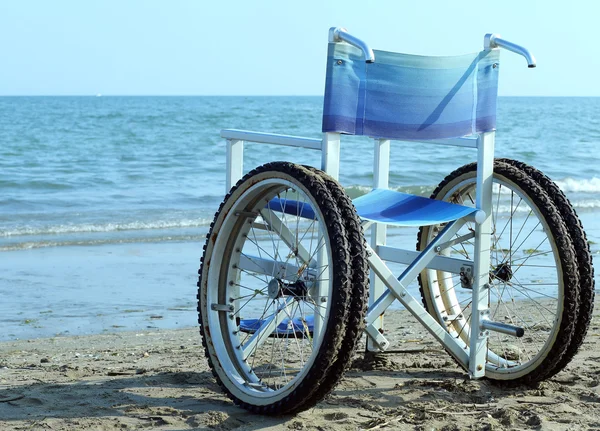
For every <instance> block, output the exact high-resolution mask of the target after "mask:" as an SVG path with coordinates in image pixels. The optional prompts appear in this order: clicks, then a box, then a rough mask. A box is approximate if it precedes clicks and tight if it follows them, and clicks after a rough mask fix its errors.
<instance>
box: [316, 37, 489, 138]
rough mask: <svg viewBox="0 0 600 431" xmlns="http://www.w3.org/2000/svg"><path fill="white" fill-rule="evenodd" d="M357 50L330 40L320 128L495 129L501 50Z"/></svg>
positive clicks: (420, 134)
mask: <svg viewBox="0 0 600 431" xmlns="http://www.w3.org/2000/svg"><path fill="white" fill-rule="evenodd" d="M374 53H375V62H374V63H366V62H365V59H364V56H363V54H362V51H361V50H359V49H358V48H355V47H354V46H352V45H349V44H346V43H330V44H329V49H328V55H327V78H326V84H325V101H324V107H323V131H324V132H339V133H346V134H352V135H367V136H372V137H376V138H390V139H405V140H423V139H442V138H455V137H461V136H466V135H471V134H476V133H480V132H487V131H491V130H495V127H496V97H497V93H498V70H499V67H498V61H499V50H497V49H494V50H487V51H482V52H479V53H475V54H468V55H462V56H456V57H424V56H418V55H407V54H398V53H392V52H386V51H374Z"/></svg>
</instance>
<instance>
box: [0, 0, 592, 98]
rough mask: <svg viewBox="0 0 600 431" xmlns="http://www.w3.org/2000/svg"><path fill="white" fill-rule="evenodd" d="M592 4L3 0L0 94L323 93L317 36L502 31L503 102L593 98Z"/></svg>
mask: <svg viewBox="0 0 600 431" xmlns="http://www.w3.org/2000/svg"><path fill="white" fill-rule="evenodd" d="M598 16H600V2H597V1H593V0H586V1H571V2H559V1H557V0H556V1H555V0H546V1H538V0H521V1H512V0H507V1H502V2H498V1H494V2H491V1H475V0H468V1H441V0H440V1H416V0H412V1H401V0H396V1H364V0H363V1H354V0H346V1H337V0H336V1H325V0H323V1H318V0H304V1H297V2H292V1H284V0H266V1H250V0H246V1H244V0H229V1H228V0H219V1H201V0H198V1H189V0H173V1H166V0H165V1H151V0H148V1H141V0H118V1H117V0H103V1H100V0H86V1H82V0H78V1H68V0H53V1H44V0H38V1H34V0H18V1H17V0H12V1H10V0H0V41H1V42H0V55H1V57H0V58H1V64H2V67H0V95H93V94H97V93H101V94H104V95H320V94H322V92H323V85H324V70H325V54H326V45H327V31H328V29H329V27H332V26H343V27H346V28H347V29H348V30H349V31H350V32H351V33H352V34H355V35H356V36H358V37H360V38H362V39H364V40H366V41H367V42H369V44H370V45H371V46H372V47H374V48H377V49H384V50H389V51H398V52H407V53H416V54H425V55H452V54H463V53H468V52H474V51H477V50H479V49H481V47H482V43H483V35H484V34H485V33H489V32H495V33H500V34H501V35H502V36H503V37H504V38H506V39H508V40H510V41H513V42H516V43H519V44H522V45H524V46H526V47H527V48H529V49H530V51H532V52H533V53H534V55H535V56H536V57H537V60H538V68H537V69H533V70H530V69H527V67H526V64H525V61H524V59H523V58H521V57H518V56H516V55H514V54H511V53H508V52H504V53H503V55H502V59H501V61H502V74H501V76H500V90H499V91H500V95H506V96H509V95H515V96H600V83H599V82H598V76H600V55H598V51H599V48H598V42H597V40H598V32H597V30H596V29H597V27H598V22H597V20H598Z"/></svg>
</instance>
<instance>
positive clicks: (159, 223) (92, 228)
mask: <svg viewBox="0 0 600 431" xmlns="http://www.w3.org/2000/svg"><path fill="white" fill-rule="evenodd" d="M211 221H212V220H210V219H205V218H199V219H189V220H153V221H133V222H123V223H98V224H91V223H84V224H72V225H71V224H68V225H54V226H43V227H33V226H18V227H15V228H13V229H12V230H6V231H0V237H13V236H25V235H61V234H73V233H99V232H103V233H106V232H121V231H139V230H158V229H177V228H195V227H205V226H208V225H210V223H211Z"/></svg>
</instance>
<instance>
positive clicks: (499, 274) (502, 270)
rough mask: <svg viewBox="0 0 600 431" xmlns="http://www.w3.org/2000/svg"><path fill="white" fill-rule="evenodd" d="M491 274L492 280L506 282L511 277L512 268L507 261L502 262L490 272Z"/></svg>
mask: <svg viewBox="0 0 600 431" xmlns="http://www.w3.org/2000/svg"><path fill="white" fill-rule="evenodd" d="M491 276H492V277H491V278H492V280H493V279H498V280H502V281H504V282H505V283H507V282H509V281H510V280H511V279H512V276H513V272H512V268H511V266H510V264H509V263H507V262H503V263H501V264H500V265H498V266H497V267H496V268H495V269H494V270H493V271H492V272H491Z"/></svg>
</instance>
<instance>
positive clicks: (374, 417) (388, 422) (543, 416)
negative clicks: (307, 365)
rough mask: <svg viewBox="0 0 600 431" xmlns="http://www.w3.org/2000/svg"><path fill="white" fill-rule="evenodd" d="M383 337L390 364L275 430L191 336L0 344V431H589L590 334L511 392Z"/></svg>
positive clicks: (399, 334)
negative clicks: (569, 358)
mask: <svg viewBox="0 0 600 431" xmlns="http://www.w3.org/2000/svg"><path fill="white" fill-rule="evenodd" d="M598 309H599V308H598V307H596V310H598ZM598 313H600V311H598ZM597 321H599V320H598V319H596V322H597ZM387 325H388V328H389V329H390V332H391V333H392V334H393V336H390V339H391V340H392V341H393V347H392V348H393V349H395V350H396V352H395V353H390V354H386V355H385V356H383V357H382V359H381V361H379V362H375V363H374V365H375V366H374V367H373V366H370V367H367V368H370V369H367V370H365V369H361V368H364V367H361V363H362V361H361V357H362V354H359V355H357V357H356V361H355V364H354V366H353V368H352V369H351V370H350V371H349V372H348V373H347V374H346V376H345V378H344V379H343V381H342V382H341V383H340V384H339V385H338V386H337V388H336V389H335V391H334V392H333V393H332V394H331V395H330V396H329V397H327V398H326V399H325V400H324V401H322V402H321V403H319V404H318V405H317V406H316V407H315V408H313V409H310V410H308V411H305V412H303V413H300V414H298V415H296V416H286V417H275V418H272V417H264V416H258V415H253V414H250V413H248V412H247V411H245V410H243V409H240V408H238V407H236V406H234V405H233V404H232V403H231V402H230V401H229V400H228V399H227V398H226V397H225V396H224V395H223V394H222V393H221V391H220V390H219V387H218V386H217V384H216V383H215V381H214V379H213V377H212V375H211V373H210V371H209V370H208V366H207V363H206V361H205V359H204V356H203V352H202V348H201V346H200V345H199V341H200V339H199V338H200V337H199V335H198V332H197V330H196V329H195V328H192V329H185V330H164V331H155V332H134V333H117V334H110V335H96V336H86V337H57V338H50V339H35V340H25V341H16V342H5V343H0V429H1V430H42V429H50V430H76V429H92V430H104V429H109V430H114V429H143V428H148V429H159V430H188V429H214V430H234V429H235V430H255V429H272V430H275V429H294V430H296V429H298V430H302V429H305V430H330V429H331V430H357V429H372V430H373V429H390V430H396V429H398V430H462V429H468V430H471V429H473V430H491V429H494V430H498V429H542V430H567V429H569V430H590V429H599V430H600V348H599V342H600V339H599V335H600V328H599V327H598V326H596V323H595V322H594V324H593V325H592V327H591V328H590V333H589V335H588V337H587V340H586V342H585V344H584V345H583V348H582V350H581V351H580V353H579V354H578V355H577V356H576V358H575V360H574V361H573V362H572V363H571V364H570V365H569V367H568V368H567V369H566V370H565V371H563V372H561V373H559V374H558V375H557V376H556V377H554V378H552V379H551V380H549V381H547V382H544V383H542V384H540V385H539V386H538V387H537V388H528V387H518V388H512V389H507V388H502V387H499V386H497V385H494V384H492V383H490V382H488V381H481V380H480V381H474V380H469V378H468V376H467V374H466V373H465V372H464V371H463V370H462V369H459V368H458V367H457V366H456V365H455V364H454V362H453V361H452V359H451V358H450V357H449V356H448V355H447V354H446V353H445V352H444V351H443V350H442V349H440V347H439V345H438V344H437V343H436V342H435V341H434V340H433V339H432V338H431V337H430V336H428V335H425V334H424V333H423V331H422V330H421V329H419V326H418V324H417V323H416V322H415V321H414V320H413V319H412V318H411V317H409V316H407V314H406V313H405V312H392V313H390V314H389V317H388V320H387ZM371 365H373V363H371Z"/></svg>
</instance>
